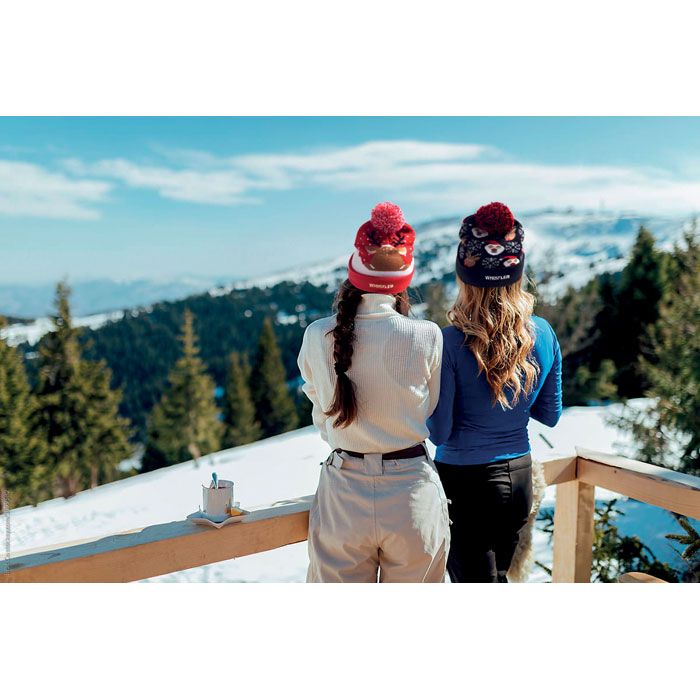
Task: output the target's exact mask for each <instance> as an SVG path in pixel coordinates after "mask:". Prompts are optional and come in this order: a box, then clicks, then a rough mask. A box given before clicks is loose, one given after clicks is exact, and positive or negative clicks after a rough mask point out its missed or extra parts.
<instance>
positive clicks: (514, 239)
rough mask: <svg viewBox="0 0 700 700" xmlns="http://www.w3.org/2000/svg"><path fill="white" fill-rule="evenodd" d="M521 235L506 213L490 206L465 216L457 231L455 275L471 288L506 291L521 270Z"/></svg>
mask: <svg viewBox="0 0 700 700" xmlns="http://www.w3.org/2000/svg"><path fill="white" fill-rule="evenodd" d="M524 237H525V232H524V231H523V227H522V226H521V225H520V222H518V221H517V220H516V219H515V218H514V217H513V214H512V212H511V211H510V209H509V208H508V207H507V206H506V205H505V204H501V203H500V202H491V204H487V205H485V206H483V207H481V208H480V209H478V210H477V212H476V213H475V214H472V215H471V216H468V217H467V218H466V219H464V221H463V222H462V227H461V228H460V230H459V248H458V249H457V263H456V267H457V275H458V276H459V278H460V279H461V280H462V281H463V282H465V283H466V284H471V285H473V286H474V287H506V286H507V285H509V284H513V282H517V281H518V280H519V279H520V278H521V277H522V276H523V270H524V269H525V251H524V250H523V238H524Z"/></svg>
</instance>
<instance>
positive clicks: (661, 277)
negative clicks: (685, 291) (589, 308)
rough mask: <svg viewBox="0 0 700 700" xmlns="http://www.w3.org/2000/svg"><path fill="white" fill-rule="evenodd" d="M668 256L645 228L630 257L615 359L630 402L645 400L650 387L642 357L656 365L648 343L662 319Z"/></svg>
mask: <svg viewBox="0 0 700 700" xmlns="http://www.w3.org/2000/svg"><path fill="white" fill-rule="evenodd" d="M666 286H667V281H666V265H665V264H664V256H663V255H662V254H661V253H660V252H659V251H657V250H656V247H655V241H654V236H653V235H652V234H651V233H650V232H649V231H648V230H647V229H646V228H644V227H643V226H642V227H641V228H640V229H639V233H638V235H637V239H636V240H635V243H634V246H633V247H632V251H631V253H630V259H629V262H628V263H627V265H626V266H625V268H624V270H623V271H622V277H621V280H620V286H619V291H618V294H617V314H616V319H615V325H616V331H617V332H616V334H615V338H616V342H615V343H614V345H613V347H612V350H613V354H612V357H611V359H612V360H613V361H614V362H615V365H616V366H617V376H616V383H617V386H618V389H619V392H620V395H621V396H623V397H626V398H633V397H635V396H642V395H643V393H644V390H645V389H646V388H647V386H648V383H647V379H646V376H645V373H644V372H643V371H642V369H641V367H640V356H641V357H642V358H644V359H645V360H646V361H647V363H648V362H650V361H653V359H654V357H653V351H652V349H651V348H650V347H649V346H648V345H647V344H646V343H645V342H644V341H645V338H646V335H647V331H648V329H649V327H650V326H652V325H653V324H655V323H656V321H657V320H658V318H659V306H660V303H661V300H662V298H663V296H664V292H665V290H666Z"/></svg>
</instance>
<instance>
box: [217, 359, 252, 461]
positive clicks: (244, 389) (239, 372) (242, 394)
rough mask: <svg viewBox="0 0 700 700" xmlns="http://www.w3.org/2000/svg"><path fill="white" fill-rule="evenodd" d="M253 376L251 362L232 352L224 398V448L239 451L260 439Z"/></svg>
mask: <svg viewBox="0 0 700 700" xmlns="http://www.w3.org/2000/svg"><path fill="white" fill-rule="evenodd" d="M250 372H251V370H250V365H249V364H248V358H247V357H246V356H245V355H243V356H241V355H240V354H239V353H237V352H232V353H231V355H230V357H229V368H228V374H227V377H226V393H225V397H224V425H225V432H224V439H223V445H222V446H223V447H237V446H238V445H246V444H247V443H249V442H255V441H256V440H259V439H260V436H261V430H260V423H258V421H257V420H256V419H255V404H254V403H253V397H252V395H251V393H250Z"/></svg>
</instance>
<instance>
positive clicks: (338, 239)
mask: <svg viewBox="0 0 700 700" xmlns="http://www.w3.org/2000/svg"><path fill="white" fill-rule="evenodd" d="M387 199H389V200H391V201H395V202H396V203H398V204H400V205H401V207H402V208H403V209H404V212H405V214H406V218H407V219H408V220H409V222H411V223H413V224H416V223H419V222H421V221H423V220H426V219H429V218H431V217H436V216H440V217H443V216H454V217H455V219H456V220H458V219H459V217H461V216H464V215H466V214H468V213H471V211H473V210H474V209H475V208H476V207H477V206H479V205H480V204H483V203H485V202H488V201H492V200H500V201H504V202H506V203H507V204H509V205H510V206H511V208H512V209H513V210H514V211H515V213H516V216H518V217H519V218H521V219H523V220H524V223H525V225H527V221H526V214H527V212H528V211H536V210H538V209H542V208H545V207H561V208H565V207H575V208H580V209H600V208H606V209H611V210H623V211H636V212H640V213H649V214H666V213H683V214H691V213H694V212H696V211H697V210H698V209H700V119H693V118H659V119H657V118H389V117H387V118H384V117H377V118H182V119H181V118H175V119H174V118H41V119H39V118H1V119H0V241H1V243H0V280H2V282H4V283H22V282H26V283H36V282H47V281H54V280H56V279H58V278H60V277H62V276H64V275H68V276H69V278H70V279H72V280H74V281H75V280H82V279H95V278H102V277H106V278H112V279H136V278H148V279H170V278H175V277H179V276H193V277H202V276H214V277H218V278H221V279H238V278H245V277H249V276H255V275H259V274H267V273H270V272H274V271H278V270H284V269H288V268H292V267H296V266H299V265H304V264H307V263H312V262H316V261H319V260H324V259H328V258H333V257H336V256H338V255H342V254H343V252H345V251H349V250H350V248H351V246H352V243H353V240H354V234H355V231H356V230H357V227H358V226H359V225H360V224H361V223H362V222H363V221H364V220H366V219H367V218H368V216H369V212H370V209H371V208H372V206H373V205H374V204H375V203H376V202H378V201H382V200H387ZM455 236H456V231H455Z"/></svg>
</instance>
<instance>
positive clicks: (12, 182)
mask: <svg viewBox="0 0 700 700" xmlns="http://www.w3.org/2000/svg"><path fill="white" fill-rule="evenodd" d="M111 187H112V185H110V184H109V183H108V182H100V181H97V180H89V179H72V178H69V177H67V176H66V175H65V174H63V173H60V172H55V171H51V170H48V169H46V168H44V167H41V166H39V165H35V164H33V163H26V162H22V161H12V160H0V214H6V215H10V216H36V217H42V218H49V219H98V218H99V217H100V212H99V210H98V209H97V208H96V207H95V205H97V204H99V203H101V202H103V201H104V200H105V199H106V197H107V194H108V192H109V190H110V189H111Z"/></svg>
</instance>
